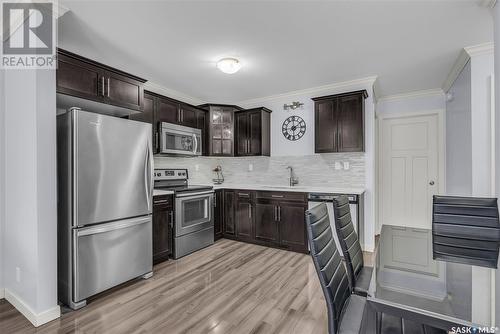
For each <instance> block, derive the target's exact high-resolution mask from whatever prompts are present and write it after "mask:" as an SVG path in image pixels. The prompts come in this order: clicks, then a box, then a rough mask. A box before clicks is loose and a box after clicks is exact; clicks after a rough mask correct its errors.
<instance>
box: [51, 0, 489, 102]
mask: <svg viewBox="0 0 500 334" xmlns="http://www.w3.org/2000/svg"><path fill="white" fill-rule="evenodd" d="M61 3H62V5H63V6H65V7H68V8H69V9H70V12H68V13H66V14H65V15H64V16H63V17H62V18H61V19H60V21H59V22H60V23H59V46H60V47H62V48H65V49H68V50H70V51H73V52H76V53H80V54H82V55H84V56H88V57H90V58H93V59H95V60H98V61H101V62H103V63H106V64H109V65H111V66H115V67H118V68H121V69H123V70H125V71H127V72H130V73H132V74H135V75H138V76H142V77H144V78H146V79H148V80H151V81H152V82H154V83H157V84H159V85H162V86H165V87H167V88H169V89H173V90H176V91H179V92H182V93H184V94H186V95H189V96H192V97H195V98H197V99H199V100H202V101H207V102H219V103H237V102H240V101H243V100H247V99H254V98H259V97H265V96H269V95H274V94H280V93H286V92H288V91H293V90H299V89H305V88H310V87H315V86H320V85H326V84H332V83H337V82H342V81H348V80H353V79H358V78H364V77H368V76H373V75H377V76H378V80H379V88H380V92H381V95H393V94H399V93H404V92H409V91H415V90H423V89H432V88H439V87H441V85H442V83H443V81H444V80H445V78H446V75H447V74H448V72H449V71H450V69H451V67H452V65H453V63H454V61H455V60H456V58H457V56H458V54H459V50H460V48H462V47H464V46H470V45H476V44H481V43H485V42H491V41H492V40H493V19H492V16H491V13H490V10H489V9H487V8H484V7H480V6H478V5H477V1H465V0H449V1H447V0H437V1H422V0H414V1H404V0H393V1H376V0H370V1H368V0H367V1H356V0H351V1H318V2H311V1H309V2H306V1H274V2H266V1H226V2H221V1H219V2H215V1H199V2H193V1H183V2H180V1H179V2H174V1H61ZM224 56H237V57H239V58H240V59H241V61H242V63H243V68H242V69H241V70H240V72H238V73H236V74H233V75H227V74H223V73H221V72H219V71H218V70H217V69H216V68H215V61H216V60H218V59H219V58H221V57H224Z"/></svg>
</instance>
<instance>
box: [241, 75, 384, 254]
mask: <svg viewBox="0 0 500 334" xmlns="http://www.w3.org/2000/svg"><path fill="white" fill-rule="evenodd" d="M374 81H375V78H367V79H361V80H356V81H352V82H349V83H340V84H335V85H331V86H322V87H317V88H311V89H308V90H306V91H297V92H291V93H288V94H280V95H277V96H270V97H266V98H262V99H256V100H252V101H242V102H239V103H236V104H237V105H240V106H242V107H244V108H251V107H259V106H263V107H266V108H269V109H271V110H272V111H273V112H272V114H271V155H272V156H304V155H306V156H307V155H313V154H314V102H313V101H312V100H311V98H313V97H319V96H325V95H331V94H338V93H343V92H349V91H356V90H362V89H366V90H367V92H368V98H367V99H366V100H365V168H366V170H365V188H366V193H365V240H364V245H365V250H367V251H371V250H373V249H374V247H375V239H374V236H375V197H374V194H375V104H374V99H373V84H374ZM293 101H299V102H302V103H304V106H303V108H301V109H297V110H295V111H285V110H284V109H283V105H284V104H285V103H287V104H288V103H291V102H293ZM290 115H298V116H300V117H302V118H303V119H304V120H305V121H306V124H307V130H306V133H305V135H304V136H303V137H302V138H301V139H300V140H298V141H295V142H291V141H289V140H287V139H286V138H285V137H284V136H283V135H282V133H281V126H282V124H283V121H284V120H285V119H286V118H287V117H288V116H290Z"/></svg>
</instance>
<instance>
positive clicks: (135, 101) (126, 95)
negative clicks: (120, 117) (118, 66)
mask: <svg viewBox="0 0 500 334" xmlns="http://www.w3.org/2000/svg"><path fill="white" fill-rule="evenodd" d="M105 77H106V79H105V84H106V89H105V91H106V93H105V102H106V103H109V104H112V105H115V106H120V107H124V108H129V109H134V110H142V109H143V108H144V88H143V84H142V83H141V82H138V81H136V80H134V79H131V78H129V77H126V76H123V75H120V74H116V73H113V72H106V73H105Z"/></svg>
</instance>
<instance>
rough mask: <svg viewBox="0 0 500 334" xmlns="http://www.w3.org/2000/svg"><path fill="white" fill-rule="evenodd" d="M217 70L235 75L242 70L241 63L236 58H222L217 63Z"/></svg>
mask: <svg viewBox="0 0 500 334" xmlns="http://www.w3.org/2000/svg"><path fill="white" fill-rule="evenodd" d="M217 68H218V69H219V70H221V71H222V72H224V73H227V74H233V73H236V72H238V71H239V70H240V68H241V63H240V61H239V60H238V59H236V58H222V59H221V60H219V61H218V62H217Z"/></svg>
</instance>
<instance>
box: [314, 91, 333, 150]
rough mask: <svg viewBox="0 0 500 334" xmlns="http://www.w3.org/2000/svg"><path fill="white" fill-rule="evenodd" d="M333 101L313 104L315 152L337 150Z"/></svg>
mask: <svg viewBox="0 0 500 334" xmlns="http://www.w3.org/2000/svg"><path fill="white" fill-rule="evenodd" d="M334 105H335V101H334V100H326V101H318V102H316V103H315V104H314V118H315V128H314V134H315V138H314V139H315V152H316V153H321V152H335V151H336V149H337V145H336V144H337V143H336V140H335V139H336V136H337V122H336V120H335V118H334Z"/></svg>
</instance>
